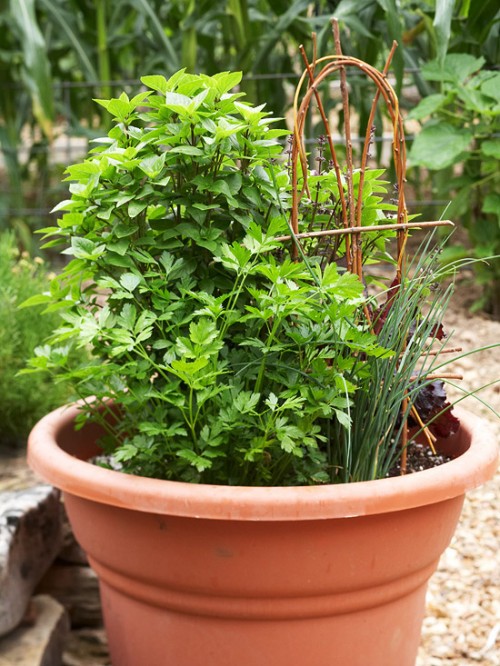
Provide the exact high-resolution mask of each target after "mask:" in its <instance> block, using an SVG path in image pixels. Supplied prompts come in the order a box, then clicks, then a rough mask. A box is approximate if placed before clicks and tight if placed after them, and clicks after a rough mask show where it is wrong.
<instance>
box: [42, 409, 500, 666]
mask: <svg viewBox="0 0 500 666" xmlns="http://www.w3.org/2000/svg"><path fill="white" fill-rule="evenodd" d="M76 412H77V407H75V406H70V407H69V408H62V409H59V410H56V411H55V412H52V413H51V414H49V415H48V416H46V417H45V418H44V419H42V421H40V422H39V423H38V425H37V426H36V427H35V428H34V430H33V432H32V434H31V436H30V442H29V462H30V464H31V466H32V467H33V468H34V469H35V470H36V471H37V472H38V473H39V474H41V476H42V477H44V478H45V479H46V480H47V481H49V482H50V483H52V484H53V485H55V486H57V487H58V488H61V489H62V490H63V492H64V499H65V502H66V506H67V510H68V514H69V516H70V520H71V522H72V525H73V528H74V531H75V534H76V537H77V539H78V540H79V541H80V543H81V545H82V546H83V548H84V549H85V550H86V551H87V553H88V556H89V560H90V562H91V564H92V566H93V567H94V569H95V570H96V571H97V573H98V575H99V578H100V585H101V594H102V604H103V611H104V616H105V622H106V628H107V633H108V639H109V645H110V651H111V656H112V660H113V664H114V665H115V666H138V665H139V664H141V665H142V664H145V665H146V664H147V666H167V665H172V666H236V665H237V666H264V665H267V664H272V666H327V665H328V666H332V665H336V666H367V665H368V664H369V665H370V666H410V665H412V664H414V662H415V658H416V653H417V648H418V644H419V639H420V627H421V622H422V618H423V613H424V601H425V589H426V585H427V581H428V579H429V577H430V576H431V574H432V573H433V571H434V570H435V569H436V567H437V564H438V560H439V557H440V555H441V553H442V552H443V551H444V549H445V548H446V547H447V546H448V544H449V542H450V539H451V537H452V535H453V532H454V529H455V526H456V523H457V521H458V517H459V515H460V511H461V508H462V503H463V499H464V492H465V491H467V490H469V489H471V488H474V487H476V486H478V485H479V484H481V483H483V482H484V481H486V480H487V479H488V478H490V477H491V476H492V475H493V473H494V470H495V468H496V464H497V453H498V452H497V446H496V443H495V442H494V441H493V437H492V435H491V433H490V432H489V431H488V430H487V429H486V428H485V424H484V422H482V421H481V420H479V419H477V418H476V417H474V416H472V415H470V414H467V413H466V412H463V411H462V412H461V414H460V417H461V419H462V427H461V429H460V432H459V433H458V435H457V436H455V438H454V441H453V442H450V443H449V445H452V446H454V447H456V450H457V451H459V452H460V454H461V455H460V456H459V457H458V458H457V459H455V460H453V461H452V462H450V463H447V464H446V465H443V466H441V467H438V468H434V469H431V470H428V471H425V472H420V473H418V474H412V475H409V476H407V477H399V478H394V479H383V480H380V481H370V482H366V483H354V484H350V485H339V486H322V487H295V488H243V487H224V486H207V485H193V484H186V483H176V482H170V481H159V480H155V479H145V478H140V477H134V476H130V475H125V474H121V473H119V472H113V471H110V470H105V469H102V468H98V467H95V466H93V465H92V464H90V463H87V462H84V460H85V459H86V458H88V457H90V456H92V455H94V454H95V453H96V452H97V451H98V449H97V446H96V444H95V436H96V427H95V426H88V427H86V428H84V429H83V430H82V431H80V432H76V433H75V432H74V430H73V420H74V417H75V414H76Z"/></svg>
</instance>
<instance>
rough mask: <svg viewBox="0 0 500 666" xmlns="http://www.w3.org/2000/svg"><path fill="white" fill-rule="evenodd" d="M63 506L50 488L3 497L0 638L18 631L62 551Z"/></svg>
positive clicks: (0, 513)
mask: <svg viewBox="0 0 500 666" xmlns="http://www.w3.org/2000/svg"><path fill="white" fill-rule="evenodd" d="M59 504H60V501H59V492H58V491H57V490H55V489H53V488H52V487H51V486H47V485H37V486H33V487H31V488H28V489H26V490H21V491H15V492H4V493H2V494H1V495H0V636H3V635H4V634H6V633H8V632H9V631H12V629H14V628H15V627H17V625H18V624H19V622H20V621H21V619H22V618H23V616H24V614H25V612H26V608H27V606H28V602H29V599H30V597H31V595H32V593H33V590H34V588H35V586H36V585H37V584H38V582H39V581H40V579H41V577H42V576H43V574H44V573H45V572H46V571H47V569H48V568H49V567H50V565H51V564H52V562H53V560H54V558H55V557H56V555H57V553H58V552H59V550H60V548H61V540H62V536H61V518H60V507H59Z"/></svg>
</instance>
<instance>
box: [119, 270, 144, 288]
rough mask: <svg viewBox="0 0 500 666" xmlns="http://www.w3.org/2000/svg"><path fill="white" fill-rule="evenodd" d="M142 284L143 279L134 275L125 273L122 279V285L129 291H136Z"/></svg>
mask: <svg viewBox="0 0 500 666" xmlns="http://www.w3.org/2000/svg"><path fill="white" fill-rule="evenodd" d="M140 283H141V278H140V277H139V276H137V275H134V274H133V273H124V274H123V275H122V276H121V277H120V284H121V285H122V287H123V288H124V289H126V290H127V291H134V289H135V288H136V287H138V286H139V285H140Z"/></svg>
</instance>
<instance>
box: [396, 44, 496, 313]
mask: <svg viewBox="0 0 500 666" xmlns="http://www.w3.org/2000/svg"><path fill="white" fill-rule="evenodd" d="M483 65H484V58H482V57H481V58H475V57H473V56H472V55H469V54H465V53H452V54H448V55H447V56H446V57H445V58H444V60H443V63H442V64H440V63H439V62H437V61H432V62H430V63H428V64H427V65H426V66H424V67H423V69H422V76H423V77H424V78H425V79H426V80H428V81H432V82H435V84H436V85H437V86H438V87H439V92H436V93H434V94H432V95H429V96H428V97H425V98H424V99H422V101H421V102H420V103H419V104H418V106H417V107H416V108H415V109H414V110H413V111H412V112H411V113H410V116H409V117H410V118H413V119H416V120H419V121H420V122H423V126H422V129H421V131H420V132H419V133H418V135H417V137H416V139H415V141H414V143H413V146H412V149H411V152H410V158H411V161H412V163H413V164H414V165H418V166H421V167H426V168H427V169H429V170H430V171H431V172H432V173H434V172H436V175H435V177H434V178H433V184H434V190H435V192H436V194H437V196H438V197H439V198H442V199H445V200H446V199H450V206H449V208H448V210H447V214H448V215H450V216H451V217H453V218H460V219H461V220H462V222H463V225H464V227H465V229H466V230H467V233H468V237H469V245H470V247H467V248H466V247H464V246H460V245H455V246H453V247H450V248H449V249H448V250H447V251H446V252H445V254H444V256H443V259H444V260H446V259H450V260H455V259H457V258H463V257H465V256H468V255H470V254H472V256H474V257H476V258H477V259H480V260H484V259H487V258H488V259H489V260H488V261H478V262H477V263H476V264H475V265H474V269H475V272H476V276H477V281H478V282H479V283H480V284H481V285H482V286H483V290H484V292H483V296H482V298H481V299H480V300H479V301H478V302H477V303H476V307H478V308H484V309H486V310H487V311H489V312H491V313H493V314H494V315H495V316H496V317H499V316H500V260H499V258H498V257H499V255H500V196H499V194H498V188H499V185H500V176H499V173H498V159H499V157H500V139H498V138H497V136H498V133H499V131H500V73H498V72H495V71H491V70H488V69H484V68H483Z"/></svg>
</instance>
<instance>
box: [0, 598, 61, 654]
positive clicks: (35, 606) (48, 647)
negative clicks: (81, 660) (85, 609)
mask: <svg viewBox="0 0 500 666" xmlns="http://www.w3.org/2000/svg"><path fill="white" fill-rule="evenodd" d="M31 618H32V619H31ZM68 634H69V620H68V617H67V615H66V611H65V610H64V608H63V607H62V606H61V604H59V603H58V602H57V601H56V600H55V599H52V598H51V597H49V596H45V595H40V596H36V597H33V598H32V600H31V604H30V622H29V623H26V624H22V625H21V626H19V627H18V628H17V629H15V630H14V631H13V632H11V633H10V634H9V635H8V636H4V637H3V638H1V639H0V666H61V664H62V655H63V649H64V645H65V643H66V640H67V638H68Z"/></svg>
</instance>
